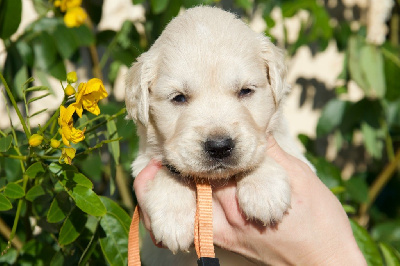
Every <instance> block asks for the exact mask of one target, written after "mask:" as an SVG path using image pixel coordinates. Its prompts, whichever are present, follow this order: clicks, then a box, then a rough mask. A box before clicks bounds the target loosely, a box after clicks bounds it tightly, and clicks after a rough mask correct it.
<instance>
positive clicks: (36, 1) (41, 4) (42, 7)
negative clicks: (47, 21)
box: [32, 0, 51, 16]
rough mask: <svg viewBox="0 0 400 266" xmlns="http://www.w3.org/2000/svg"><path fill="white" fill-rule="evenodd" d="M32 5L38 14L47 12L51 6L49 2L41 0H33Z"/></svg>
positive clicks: (41, 14)
mask: <svg viewBox="0 0 400 266" xmlns="http://www.w3.org/2000/svg"><path fill="white" fill-rule="evenodd" d="M32 3H33V7H34V8H35V11H36V12H37V13H38V14H39V15H40V16H44V15H46V14H47V12H48V11H49V8H51V6H50V5H49V4H50V3H48V2H45V1H43V0H33V1H32Z"/></svg>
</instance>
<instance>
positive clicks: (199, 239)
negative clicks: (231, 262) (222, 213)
mask: <svg viewBox="0 0 400 266" xmlns="http://www.w3.org/2000/svg"><path fill="white" fill-rule="evenodd" d="M196 188H197V204H196V219H195V222H194V247H195V249H196V253H197V257H198V258H200V257H207V258H215V252H214V244H213V219H212V191H211V185H210V184H208V183H200V182H199V183H196Z"/></svg>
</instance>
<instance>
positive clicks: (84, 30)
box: [70, 25, 95, 47]
mask: <svg viewBox="0 0 400 266" xmlns="http://www.w3.org/2000/svg"><path fill="white" fill-rule="evenodd" d="M70 30H71V32H72V33H73V34H74V36H75V41H76V42H77V44H78V46H79V47H80V46H89V45H92V44H94V41H95V38H94V34H93V32H92V31H91V30H90V29H89V28H88V27H87V26H86V25H82V26H80V27H77V28H71V29H70Z"/></svg>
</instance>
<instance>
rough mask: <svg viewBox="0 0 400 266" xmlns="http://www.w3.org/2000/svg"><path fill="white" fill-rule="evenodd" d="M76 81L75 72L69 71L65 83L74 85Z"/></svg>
mask: <svg viewBox="0 0 400 266" xmlns="http://www.w3.org/2000/svg"><path fill="white" fill-rule="evenodd" d="M77 80H78V77H77V76H76V72H75V71H71V72H69V73H68V74H67V82H68V83H70V84H71V83H75V82H76V81H77Z"/></svg>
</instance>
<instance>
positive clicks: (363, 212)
mask: <svg viewBox="0 0 400 266" xmlns="http://www.w3.org/2000/svg"><path fill="white" fill-rule="evenodd" d="M331 2H332V1H328V0H325V1H322V0H320V1H316V0H304V1H294V0H221V1H215V0H207V1H199V0H133V1H132V3H131V4H132V5H140V6H142V10H143V12H144V18H145V19H144V20H137V21H132V20H127V21H125V22H123V24H122V26H121V28H120V29H118V30H99V27H98V25H99V23H100V21H101V19H102V13H103V11H104V10H103V9H104V6H105V4H104V3H103V1H102V0H83V1H82V2H81V1H79V0H67V1H65V0H62V1H47V0H32V4H33V7H34V10H35V12H37V14H38V17H37V19H35V21H33V23H30V24H29V25H27V26H26V27H25V28H23V29H20V32H21V33H20V34H17V35H16V34H15V32H16V31H17V29H18V27H19V25H20V23H21V14H22V0H0V39H1V41H2V42H3V44H4V50H2V51H0V53H3V54H5V55H6V59H5V62H4V64H3V65H0V70H1V73H2V75H3V76H4V78H5V82H6V83H7V84H8V85H9V87H10V90H11V93H12V95H13V97H14V98H15V100H16V102H17V104H18V105H19V106H21V109H22V113H23V115H27V114H28V110H27V109H26V108H25V109H24V108H23V107H24V101H25V103H26V99H35V98H37V97H41V96H43V94H42V95H39V96H37V95H36V94H34V93H33V91H34V90H33V91H32V92H31V91H29V90H28V91H27V90H26V89H25V88H26V87H27V86H28V87H29V86H34V85H36V86H37V85H40V86H46V87H47V88H49V93H50V94H56V91H57V90H59V88H55V87H54V86H52V85H51V84H50V82H49V79H51V77H53V78H55V79H58V80H62V81H64V80H66V74H67V70H68V71H71V70H74V69H75V68H78V67H81V68H82V67H83V68H86V74H87V76H88V77H89V78H91V77H96V78H100V79H102V80H103V81H104V82H105V83H106V85H107V88H108V89H109V95H110V96H109V97H108V100H107V101H104V102H103V103H100V106H101V110H102V114H104V115H105V116H106V117H107V119H108V120H107V121H110V119H109V118H110V117H112V119H113V120H112V121H115V123H108V122H107V123H103V124H101V122H100V121H98V124H96V123H97V122H96V121H95V122H94V125H93V126H94V127H95V130H94V132H96V134H94V137H93V138H87V139H86V140H85V141H84V142H83V144H82V145H86V147H90V146H91V145H93V141H94V140H93V139H95V140H96V141H97V142H99V141H100V142H101V141H102V140H104V139H107V138H109V139H110V138H115V137H118V138H119V137H121V140H119V142H116V143H119V145H117V146H115V144H111V143H108V144H107V145H104V147H98V149H96V150H95V151H94V152H92V153H90V154H88V155H86V156H81V157H80V158H79V160H75V161H74V165H75V166H74V168H71V169H70V168H68V169H66V168H62V169H63V171H64V172H65V173H67V172H68V173H74V174H73V176H74V178H75V177H76V176H79V177H81V175H82V176H84V177H87V178H88V179H90V182H92V188H93V192H94V193H95V194H96V195H99V196H101V197H100V198H101V201H102V203H103V206H105V208H106V209H107V212H106V213H101V214H100V215H99V214H93V213H90V212H86V211H85V210H84V208H83V209H82V208H81V206H80V205H79V204H78V202H76V199H75V198H73V197H72V194H67V193H65V192H63V191H61V192H60V190H59V189H57V187H56V186H54V180H53V181H52V176H57V173H58V172H57V171H58V170H60V168H57V167H54V164H53V165H52V162H53V161H52V160H47V161H46V160H44V161H42V165H43V167H44V170H43V171H42V170H40V169H41V168H40V167H39V168H40V169H36V168H35V167H37V165H36V166H35V167H32V165H34V162H26V165H25V167H21V162H20V161H19V160H18V159H14V158H12V156H10V155H16V151H15V149H16V147H18V146H21V147H24V145H25V148H26V146H27V142H28V140H27V138H26V136H24V134H23V131H22V129H21V128H20V127H18V125H16V126H15V128H16V129H17V131H16V133H15V136H18V139H19V142H17V141H16V140H15V138H14V137H13V136H12V134H11V133H12V132H11V131H12V130H11V128H4V129H1V132H2V134H1V137H0V215H1V216H0V233H1V238H0V251H1V252H2V254H1V256H0V264H11V265H13V264H15V265H32V264H34V265H63V264H65V265H78V264H79V265H81V264H88V263H89V264H94V263H96V264H97V265H103V264H110V265H123V264H124V263H126V255H127V247H126V245H127V233H128V228H129V227H128V226H129V222H130V218H129V215H131V214H132V211H133V206H134V200H133V199H134V196H133V195H132V192H131V187H132V181H133V180H132V178H131V176H130V164H131V162H132V160H133V159H134V156H135V152H136V149H137V137H136V135H135V127H134V125H133V123H132V122H131V121H126V120H124V118H123V115H116V114H118V112H119V111H120V110H122V108H124V102H123V101H121V100H120V98H118V97H116V96H115V94H114V90H116V89H117V88H115V87H114V84H115V82H116V78H117V76H118V73H119V70H120V68H121V67H124V66H125V67H129V66H130V65H131V64H132V62H133V61H135V58H136V57H137V56H138V55H140V54H141V53H142V52H143V51H146V50H147V49H148V48H149V47H150V45H151V44H152V43H153V42H154V41H155V39H156V38H157V37H158V36H159V35H160V33H161V31H162V30H163V28H164V27H165V25H166V24H167V23H168V22H169V21H170V20H171V19H172V18H173V17H174V16H176V15H177V14H178V13H179V12H180V11H181V10H183V9H185V8H190V7H192V6H195V5H199V4H205V5H213V6H218V7H221V8H224V9H226V10H230V11H233V12H235V13H237V14H238V15H239V16H240V17H241V18H242V19H244V20H245V21H247V22H251V21H253V20H254V18H256V17H259V18H262V20H263V21H264V22H265V24H266V26H267V27H266V30H265V34H267V35H269V36H271V38H272V39H273V40H276V36H274V34H273V32H272V30H271V29H273V28H274V27H275V26H277V24H278V23H281V24H282V27H283V33H284V34H283V38H281V40H280V42H279V44H280V46H282V47H283V48H285V49H286V50H287V53H288V57H293V56H294V55H295V54H296V52H297V51H298V49H299V48H301V47H304V46H307V47H309V48H310V49H311V51H312V52H313V54H315V53H317V52H319V51H323V50H325V49H326V48H327V47H328V45H329V44H330V43H332V42H333V43H334V44H335V45H336V46H337V49H338V51H339V52H341V53H343V54H344V58H345V59H344V61H343V66H342V71H341V73H340V75H339V76H338V77H337V82H336V84H337V86H336V88H335V89H334V90H333V91H332V92H330V97H329V99H328V100H326V101H325V102H324V104H323V105H321V106H320V107H319V108H320V109H321V115H320V118H319V121H318V124H317V127H316V132H315V134H313V135H306V134H300V135H299V139H300V141H301V142H302V143H303V145H304V147H305V149H306V154H307V156H308V158H309V159H310V160H311V162H312V163H313V164H314V165H315V166H316V168H317V171H318V176H319V177H320V178H321V179H322V181H323V182H324V183H325V184H326V185H327V186H328V187H329V188H330V189H331V190H332V192H334V193H335V194H336V195H337V197H338V198H339V199H340V201H341V202H342V204H343V206H344V208H345V210H346V211H347V212H348V214H349V217H350V218H351V225H352V228H353V232H354V235H355V236H356V240H357V242H358V244H359V246H360V248H361V250H362V251H363V253H364V255H365V257H366V259H367V262H368V264H369V265H400V255H399V251H400V171H399V169H400V82H399V81H398V80H399V79H398V78H399V75H400V45H399V34H400V32H399V24H400V22H399V21H400V17H399V15H400V1H399V0H395V1H387V0H384V1H380V0H377V1H373V0H371V1H367V3H368V4H367V6H366V8H364V9H359V10H354V12H355V13H357V14H358V16H357V18H356V20H357V21H356V23H355V21H354V20H350V19H346V16H344V15H343V12H344V9H343V3H342V2H341V1H340V0H337V1H333V2H335V3H336V5H333V6H334V7H332V3H331ZM68 5H70V7H68ZM77 6H78V7H79V8H80V9H79V10H78V9H72V8H71V7H77ZM341 8H342V9H341ZM272 12H278V13H279V14H280V17H281V21H277V20H276V19H274V16H272V15H271V14H272ZM299 14H300V16H299ZM304 14H306V15H305V16H304ZM294 17H299V19H300V28H299V34H298V37H297V38H296V40H294V41H293V40H290V38H288V36H287V29H286V24H285V23H284V22H285V21H288V20H290V19H292V18H294ZM385 29H387V30H385ZM30 77H34V78H35V81H34V82H33V80H29V78H30ZM27 80H28V84H26V81H27ZM298 81H299V82H300V81H301V80H298ZM3 83H4V82H3ZM350 84H356V85H357V86H358V87H359V89H360V90H361V92H362V93H361V94H362V95H361V97H359V99H357V100H352V99H351V97H349V85H350ZM2 86H4V84H2ZM9 100H10V99H9V97H5V94H4V93H3V96H2V101H4V102H5V103H6V102H7V103H9V104H10V102H9ZM317 100H318V99H316V101H317ZM32 102H33V101H32ZM60 103H61V101H60ZM25 105H26V104H25ZM28 106H29V103H28ZM11 109H12V108H11ZM45 109H46V108H45ZM45 109H43V111H42V110H40V111H39V112H40V113H41V112H52V110H45ZM32 116H33V115H32ZM1 119H8V118H7V117H4V116H2V117H1ZM89 119H92V117H88V118H87V120H89ZM304 119H307V118H304ZM87 120H86V121H87ZM14 124H15V122H14ZM36 126H37V125H33V127H36ZM18 129H19V130H18ZM115 129H118V130H117V132H115ZM329 147H330V149H332V147H333V149H334V154H335V156H334V157H333V158H332V157H330V158H328V157H327V156H326V154H327V150H328V148H329ZM81 149H82V148H81ZM56 161H57V160H56ZM349 161H350V162H351V163H352V164H354V165H355V166H354V169H355V170H354V171H352V172H351V175H350V176H346V175H343V171H342V167H343V166H344V165H345V163H348V162H349ZM29 167H31V170H30V171H28V172H27V171H24V169H25V168H28V169H29ZM59 167H64V166H59ZM64 172H63V173H64ZM27 175H28V176H29V178H27V180H26V186H25V187H21V186H19V185H18V184H20V183H21V182H22V179H23V176H27ZM74 180H75V179H74ZM85 180H86V179H85ZM77 182H78V181H77ZM85 182H86V181H85ZM10 184H12V185H10ZM14 184H17V185H18V186H19V187H18V188H17V187H15V186H14ZM21 189H22V190H21ZM40 191H45V192H40ZM19 202H21V203H19ZM63 202H64V203H65V202H67V204H66V205H65V206H64V205H63V206H61V205H62V204H61V203H63ZM56 203H57V204H59V205H60V206H59V207H58V209H56V210H57V211H59V212H60V213H61V215H58V216H57V219H54V216H52V215H54V210H55V209H53V210H51V208H52V206H53V204H56ZM8 204H10V205H8ZM19 204H21V207H20V208H17V205H19ZM10 206H11V207H10ZM57 206H58V205H57ZM75 206H77V207H78V208H75ZM53 208H55V207H53ZM18 209H19V210H20V211H19V212H17V210H18ZM16 216H20V219H19V220H18V219H17V221H16V219H15V217H16ZM14 227H15V229H14ZM67 229H69V230H72V231H73V234H72V235H73V237H70V238H68V239H66V238H65V237H66V235H68V234H66V233H65V230H67ZM63 230H64V233H62V231H63ZM11 232H14V234H13V233H11ZM10 233H11V235H12V237H11V238H12V239H10ZM338 233H340V232H338Z"/></svg>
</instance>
